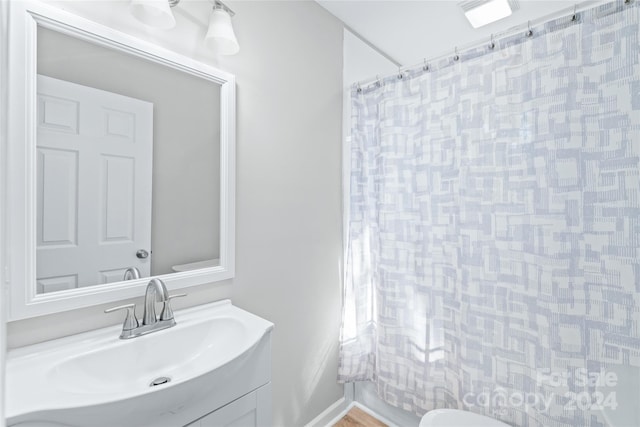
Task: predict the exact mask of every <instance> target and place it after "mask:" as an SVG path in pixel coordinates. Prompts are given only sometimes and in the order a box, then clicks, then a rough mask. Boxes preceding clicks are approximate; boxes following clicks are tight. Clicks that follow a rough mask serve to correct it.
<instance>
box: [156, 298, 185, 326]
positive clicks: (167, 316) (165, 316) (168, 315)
mask: <svg viewBox="0 0 640 427" xmlns="http://www.w3.org/2000/svg"><path fill="white" fill-rule="evenodd" d="M186 296H187V294H174V295H169V296H168V297H167V299H166V301H165V302H164V304H163V307H162V313H160V320H171V319H173V310H172V309H171V304H170V303H171V300H172V299H174V298H181V297H186Z"/></svg>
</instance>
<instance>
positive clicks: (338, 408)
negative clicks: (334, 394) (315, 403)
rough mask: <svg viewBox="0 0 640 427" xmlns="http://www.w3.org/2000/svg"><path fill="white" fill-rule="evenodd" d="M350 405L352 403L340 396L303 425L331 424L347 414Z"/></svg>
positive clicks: (322, 425) (317, 426)
mask: <svg viewBox="0 0 640 427" xmlns="http://www.w3.org/2000/svg"><path fill="white" fill-rule="evenodd" d="M351 406H352V404H351V403H350V402H347V399H345V398H344V397H341V398H340V399H338V400H337V401H335V402H334V403H333V404H332V405H331V406H329V407H328V408H327V409H325V410H324V411H322V412H321V413H320V415H318V416H317V417H315V418H314V419H312V420H311V421H309V422H308V423H307V424H306V425H305V426H304V427H325V426H332V425H334V424H335V423H337V422H338V420H339V419H340V418H342V417H344V416H345V415H346V414H347V412H348V411H349V409H351Z"/></svg>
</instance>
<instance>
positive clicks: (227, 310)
mask: <svg viewBox="0 0 640 427" xmlns="http://www.w3.org/2000/svg"><path fill="white" fill-rule="evenodd" d="M175 318H176V322H177V325H176V326H174V327H173V328H169V329H165V330H162V331H158V332H154V333H151V334H148V335H144V336H141V337H138V338H133V339H129V340H121V339H119V338H118V336H119V334H120V329H121V327H120V326H114V327H109V328H104V329H100V330H96V331H92V332H88V333H84V334H79V335H75V336H71V337H66V338H62V339H58V340H53V341H48V342H45V343H41V344H36V345H33V346H28V347H23V348H20V349H16V350H12V351H9V353H8V358H7V359H8V360H7V389H6V391H7V393H6V394H7V400H6V410H7V419H8V425H9V426H11V425H14V424H18V423H26V424H20V425H21V426H22V425H25V426H28V425H29V423H33V425H34V426H35V425H38V426H43V425H64V426H78V427H92V426H95V427H107V426H108V427H114V426H118V427H127V426H131V427H143V426H149V427H150V426H154V427H158V426H179V425H185V424H188V423H189V422H191V421H193V420H195V419H197V418H199V417H200V416H203V415H205V414H206V413H208V412H211V411H212V410H214V409H216V408H217V407H219V406H216V405H220V406H222V405H223V404H224V403H226V402H228V401H231V400H233V399H234V398H237V397H240V396H241V395H242V394H241V393H243V390H245V389H246V387H247V386H250V387H254V386H255V388H257V387H258V386H260V385H262V384H264V383H266V382H268V381H269V380H270V376H269V369H270V367H269V366H268V365H269V363H270V360H269V354H270V348H269V340H268V339H266V338H267V336H268V335H269V331H270V330H271V329H272V328H273V324H272V323H270V322H268V321H266V320H264V319H261V318H259V317H257V316H255V315H253V314H250V313H248V312H246V311H243V310H241V309H239V308H237V307H234V306H233V305H231V303H230V301H228V300H227V301H221V302H217V303H213V304H206V305H203V306H199V307H194V308H190V309H187V310H180V311H176V312H175ZM263 365H266V366H263ZM262 368H265V369H262ZM160 377H166V378H169V379H170V381H169V382H167V383H164V384H161V385H157V386H151V385H150V383H151V382H152V381H153V380H155V379H157V378H160ZM253 383H255V384H253ZM240 386H242V387H240ZM234 387H235V388H237V392H235V391H234V390H235V388H234ZM234 392H235V393H236V394H240V395H239V396H235V395H234ZM42 421H46V422H47V423H45V424H42Z"/></svg>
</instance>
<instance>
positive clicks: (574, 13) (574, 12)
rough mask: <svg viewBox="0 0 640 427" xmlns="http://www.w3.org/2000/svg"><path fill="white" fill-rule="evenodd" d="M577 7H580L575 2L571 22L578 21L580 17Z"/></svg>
mask: <svg viewBox="0 0 640 427" xmlns="http://www.w3.org/2000/svg"><path fill="white" fill-rule="evenodd" d="M577 9H578V5H577V4H574V5H573V15H572V16H571V22H576V21H577V20H578V18H579V16H578V13H577Z"/></svg>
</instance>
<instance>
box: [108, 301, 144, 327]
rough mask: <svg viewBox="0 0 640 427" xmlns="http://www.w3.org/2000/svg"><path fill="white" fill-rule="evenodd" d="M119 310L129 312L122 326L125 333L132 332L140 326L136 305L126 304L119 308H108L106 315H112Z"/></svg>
mask: <svg viewBox="0 0 640 427" xmlns="http://www.w3.org/2000/svg"><path fill="white" fill-rule="evenodd" d="M118 310H127V315H126V316H125V318H124V323H123V324H122V330H123V331H131V330H133V329H135V328H137V327H138V326H139V324H138V319H137V318H136V305H135V304H125V305H119V306H117V307H111V308H107V309H106V310H105V311H104V312H105V313H112V312H114V311H118Z"/></svg>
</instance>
